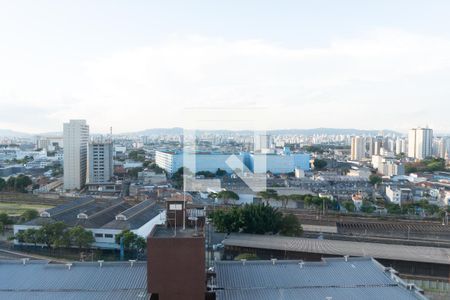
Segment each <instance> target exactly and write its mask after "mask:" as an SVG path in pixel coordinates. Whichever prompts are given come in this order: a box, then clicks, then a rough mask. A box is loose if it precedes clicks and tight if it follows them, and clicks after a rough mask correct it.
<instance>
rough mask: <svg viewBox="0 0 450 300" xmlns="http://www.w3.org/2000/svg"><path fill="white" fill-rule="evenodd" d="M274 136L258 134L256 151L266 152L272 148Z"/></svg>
mask: <svg viewBox="0 0 450 300" xmlns="http://www.w3.org/2000/svg"><path fill="white" fill-rule="evenodd" d="M272 145H273V144H272V137H271V136H270V135H269V134H258V135H256V136H255V143H254V151H255V152H264V151H268V150H269V149H272V148H273V146H272Z"/></svg>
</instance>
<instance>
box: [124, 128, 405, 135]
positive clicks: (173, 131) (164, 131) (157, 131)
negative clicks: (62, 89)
mask: <svg viewBox="0 0 450 300" xmlns="http://www.w3.org/2000/svg"><path fill="white" fill-rule="evenodd" d="M198 132H199V133H213V134H242V135H251V134H253V132H252V131H250V130H221V129H218V130H198ZM379 132H383V133H384V134H391V135H392V134H395V135H402V134H401V133H399V132H396V131H392V130H363V129H353V128H345V129H343V128H311V129H275V130H268V131H267V133H269V134H272V135H285V134H287V135H314V134H326V135H338V134H342V135H377V134H378V133H379ZM128 134H130V135H141V136H145V135H149V136H150V135H181V134H183V128H180V127H174V128H153V129H146V130H142V131H138V132H133V133H128Z"/></svg>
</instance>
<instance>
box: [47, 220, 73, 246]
mask: <svg viewBox="0 0 450 300" xmlns="http://www.w3.org/2000/svg"><path fill="white" fill-rule="evenodd" d="M40 230H42V233H41V234H42V239H43V240H42V242H43V243H44V244H46V245H47V247H53V248H59V247H68V246H69V245H70V238H69V235H68V233H67V225H66V224H64V223H63V222H55V223H49V224H45V225H44V226H42V227H41V228H40Z"/></svg>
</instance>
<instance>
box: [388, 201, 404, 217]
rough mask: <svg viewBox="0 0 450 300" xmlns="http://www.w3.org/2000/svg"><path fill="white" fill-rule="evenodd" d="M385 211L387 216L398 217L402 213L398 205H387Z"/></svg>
mask: <svg viewBox="0 0 450 300" xmlns="http://www.w3.org/2000/svg"><path fill="white" fill-rule="evenodd" d="M386 210H387V212H388V214H393V215H400V214H401V213H402V208H401V207H400V205H398V204H394V203H388V204H387V205H386Z"/></svg>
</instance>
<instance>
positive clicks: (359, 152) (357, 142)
mask: <svg viewBox="0 0 450 300" xmlns="http://www.w3.org/2000/svg"><path fill="white" fill-rule="evenodd" d="M365 156H366V141H365V139H364V138H363V137H360V136H353V137H352V141H351V160H361V159H363V158H364V157H365Z"/></svg>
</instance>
